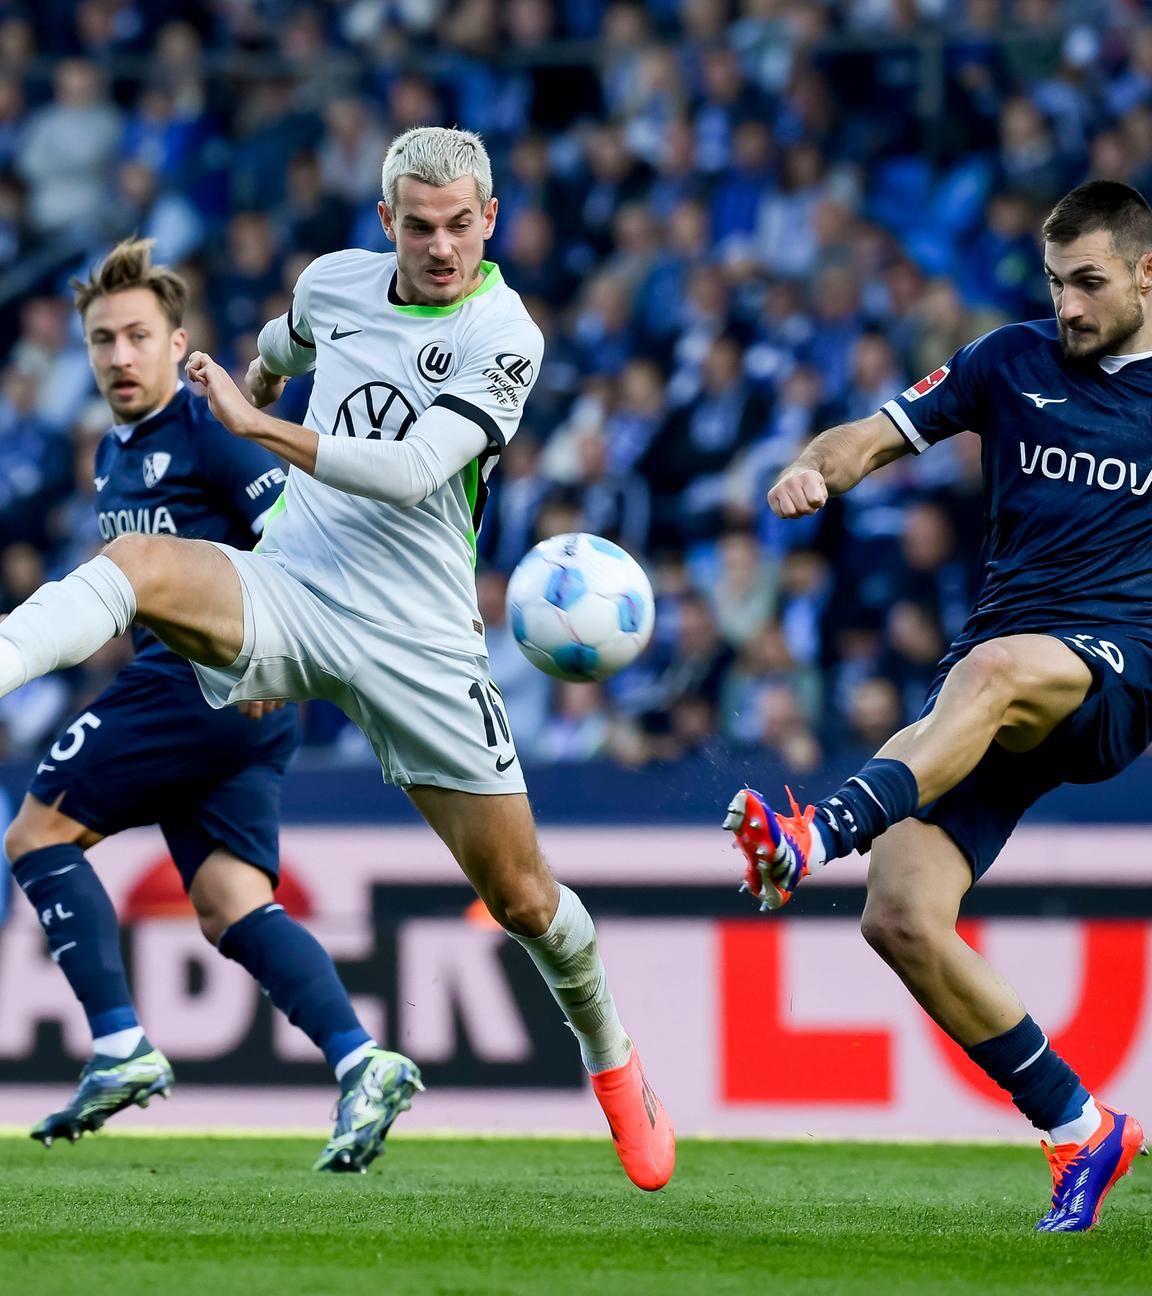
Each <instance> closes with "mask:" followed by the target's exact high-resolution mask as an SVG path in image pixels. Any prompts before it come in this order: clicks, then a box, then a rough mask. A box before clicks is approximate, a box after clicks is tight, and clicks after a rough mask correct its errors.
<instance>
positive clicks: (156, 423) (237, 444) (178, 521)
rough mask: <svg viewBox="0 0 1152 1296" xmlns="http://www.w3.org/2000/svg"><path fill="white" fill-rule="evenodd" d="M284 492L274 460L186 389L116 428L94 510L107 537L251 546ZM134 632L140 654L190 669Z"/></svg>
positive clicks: (101, 463) (102, 449)
mask: <svg viewBox="0 0 1152 1296" xmlns="http://www.w3.org/2000/svg"><path fill="white" fill-rule="evenodd" d="M283 489H284V471H283V469H282V468H281V467H280V464H279V461H278V460H277V459H276V457H275V456H274V455H273V454H271V453H270V452H269V451H268V450H265V449H264V448H263V447H262V446H258V445H255V444H253V443H252V442H250V441H243V440H241V439H240V438H239V437H236V436H233V435H232V434H231V433H230V432H229V431H227V429H226V428H224V427H223V426H222V425H221V424H220V423H218V422H217V421H216V419H215V418H213V416H212V414H211V412H210V411H209V409H208V402H207V401H206V400H201V399H199V398H196V397H193V396H192V394H191V393H190V392H189V391H188V389H187V388H185V387H181V388H180V389H179V390H178V391H177V393H176V395H175V396H174V397H173V398H172V400H171V401H170V402H169V403H168V404H167V405H166V406H164V408H163V409H162V410H159V411H158V412H157V413H155V414H152V415H150V416H149V417H147V418H145V419H142V420H141V421H140V422H139V423H137V424H136V425H135V426H134V427H132V428H130V429H125V428H113V429H112V431H111V432H109V433H108V435H107V436H106V437H105V438H104V439H103V441H101V443H100V446H99V448H98V449H97V452H96V509H97V513H98V515H99V520H100V534H101V535H102V536H103V537H104V539H105V540H114V539H115V538H116V537H117V536H120V535H125V534H127V533H128V532H141V533H143V534H145V535H172V536H182V537H183V538H184V539H187V540H217V541H221V542H223V543H224V544H228V545H232V546H233V547H234V548H237V549H251V548H253V546H254V545H255V544H256V541H257V540H258V539H259V538H260V532H261V530H262V529H263V520H264V515H265V514H266V513H267V512H268V510H269V509H270V508H271V507H272V505H273V504H274V503H275V502H276V501H277V499H279V497H280V494H281V492H282V491H283ZM132 634H133V639H134V642H135V644H136V652H137V656H138V657H146V658H148V659H149V660H152V659H155V660H156V664H157V665H159V664H161V661H162V660H163V659H170V662H169V663H168V664H170V665H172V666H173V667H175V666H176V665H177V664H179V667H180V669H181V670H187V671H190V670H191V667H189V666H188V664H187V662H185V661H184V660H183V658H180V657H177V656H176V654H175V653H172V652H170V651H169V650H168V649H167V648H165V647H164V645H163V644H161V643H160V642H159V641H158V640H157V639H156V638H155V637H154V636H153V635H151V634H150V633H149V632H148V631H147V630H144V629H143V628H142V627H140V626H135V627H134V628H133V631H132Z"/></svg>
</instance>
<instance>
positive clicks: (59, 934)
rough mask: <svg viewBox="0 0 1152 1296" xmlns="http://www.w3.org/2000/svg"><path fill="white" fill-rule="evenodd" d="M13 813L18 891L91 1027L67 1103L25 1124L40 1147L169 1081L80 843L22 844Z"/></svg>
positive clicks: (10, 841)
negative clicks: (86, 1055) (88, 1051)
mask: <svg viewBox="0 0 1152 1296" xmlns="http://www.w3.org/2000/svg"><path fill="white" fill-rule="evenodd" d="M23 843H24V838H23V837H22V836H21V834H20V820H19V818H18V819H17V822H16V824H15V825H13V828H12V829H11V830H10V831H9V834H8V838H7V843H6V844H7V846H8V849H9V850H10V852H11V853H13V854H15V855H16V856H17V858H16V860H15V862H14V863H13V866H12V875H13V877H15V879H16V881H17V883H18V884H19V886H20V888H21V890H22V891H23V892H24V894H25V895H26V896H27V897H28V900H29V902H30V903H31V904H32V906H33V908H34V909H35V910H36V915H37V917H38V918H39V919H40V925H41V927H42V928H43V929H44V933H45V935H46V936H47V938H48V948H49V950H50V951H51V953H52V957H53V958H54V959H55V961H56V962H57V964H58V965H59V966H60V970H61V971H62V972H63V973H64V975H65V977H66V978H67V979H68V983H69V985H70V986H71V987H72V990H73V992H74V993H75V995H76V997H77V999H79V1000H80V1003H81V1005H82V1006H83V1008H84V1012H85V1014H86V1015H87V1018H88V1024H89V1027H90V1028H91V1031H92V1037H93V1052H94V1056H93V1057H92V1058H91V1059H90V1061H89V1062H88V1063H87V1064H86V1065H85V1067H84V1069H83V1070H82V1071H81V1073H80V1084H79V1086H78V1088H77V1090H76V1092H75V1093H74V1094H73V1095H72V1097H71V1098H70V1099H69V1101H68V1102H67V1104H66V1105H65V1106H64V1107H63V1108H62V1109H61V1110H60V1111H57V1112H52V1113H51V1115H49V1116H46V1117H45V1118H44V1119H43V1120H42V1121H40V1123H39V1124H38V1125H36V1126H35V1128H34V1129H33V1130H32V1131H31V1135H32V1137H33V1138H35V1139H39V1140H40V1141H41V1142H42V1143H43V1144H44V1145H45V1147H49V1146H51V1144H52V1142H53V1140H54V1139H58V1138H66V1139H69V1140H70V1141H71V1142H75V1141H76V1139H78V1138H79V1137H80V1136H81V1135H82V1134H84V1133H86V1132H94V1131H96V1130H98V1129H99V1128H100V1127H101V1126H102V1125H103V1124H104V1122H105V1121H106V1120H107V1119H108V1118H109V1117H110V1116H114V1115H115V1114H116V1113H117V1112H119V1111H123V1110H124V1109H125V1108H126V1107H131V1106H133V1105H137V1106H140V1107H146V1106H147V1105H148V1099H149V1098H151V1097H152V1095H153V1094H157V1093H158V1094H160V1095H161V1096H162V1097H165V1098H166V1097H167V1096H168V1092H169V1090H170V1089H171V1087H172V1068H171V1066H170V1065H169V1064H168V1059H167V1058H166V1057H165V1056H164V1055H163V1054H162V1053H161V1052H160V1051H159V1050H158V1049H155V1048H153V1047H152V1045H151V1044H150V1043H149V1042H148V1040H147V1038H146V1037H145V1035H144V1031H143V1030H142V1029H141V1027H140V1023H139V1022H138V1021H137V1018H136V1010H135V1008H134V1007H133V1005H132V997H131V994H130V992H129V989H128V979H127V976H126V974H125V971H124V962H123V957H122V954H121V950H120V924H119V923H118V921H117V919H116V911H115V909H114V908H113V907H112V902H111V900H110V899H109V898H108V893H107V892H106V891H105V890H104V887H103V885H102V884H101V882H100V879H99V878H98V877H97V876H96V873H95V870H94V869H93V868H92V866H91V865H90V864H89V863H88V861H87V859H86V858H85V857H84V852H83V851H82V850H81V849H80V848H79V846H75V845H71V844H66V845H54V846H45V847H41V848H40V849H37V850H24V849H23V848H22V847H23Z"/></svg>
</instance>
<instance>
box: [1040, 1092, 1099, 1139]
mask: <svg viewBox="0 0 1152 1296" xmlns="http://www.w3.org/2000/svg"><path fill="white" fill-rule="evenodd" d="M1101 1119H1102V1117H1101V1115H1100V1108H1099V1107H1097V1106H1096V1100H1095V1099H1094V1098H1093V1097H1092V1096H1091V1094H1089V1096H1088V1099H1087V1101H1086V1102H1085V1103H1084V1107H1083V1110H1082V1111H1081V1112H1080V1115H1079V1116H1077V1117H1076V1119H1075V1120H1070V1121H1066V1122H1065V1123H1064V1124H1063V1125H1056V1126H1054V1127H1053V1128H1052V1129H1051V1130H1050V1131H1049V1132H1048V1138H1049V1140H1050V1141H1051V1143H1052V1145H1053V1147H1055V1146H1057V1145H1059V1144H1060V1143H1087V1142H1088V1140H1089V1139H1090V1138H1091V1137H1092V1135H1093V1134H1095V1133H1096V1131H1097V1130H1098V1129H1099V1128H1100V1121H1101Z"/></svg>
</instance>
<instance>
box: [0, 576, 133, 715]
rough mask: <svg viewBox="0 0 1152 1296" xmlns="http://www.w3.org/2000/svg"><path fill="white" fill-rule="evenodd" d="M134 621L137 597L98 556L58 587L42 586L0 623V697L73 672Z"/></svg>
mask: <svg viewBox="0 0 1152 1296" xmlns="http://www.w3.org/2000/svg"><path fill="white" fill-rule="evenodd" d="M135 615H136V591H135V590H134V589H133V588H132V585H131V582H130V581H129V580H128V577H127V576H125V575H124V573H123V572H122V571H121V570H120V568H119V567H117V566H116V564H115V563H114V562H113V561H112V559H111V558H105V557H104V555H103V554H100V555H98V556H97V557H95V558H93V559H92V560H91V561H90V562H86V563H83V564H82V565H81V566H79V567H77V568H76V570H75V571H74V572H72V573H71V574H70V575H68V576H65V577H64V579H63V580H61V581H50V582H49V583H48V584H47V585H41V586H40V588H39V589H38V590H37V591H36V593H35V594H33V595H32V597H31V598H29V599H27V600H26V601H25V602H23V603H21V604H20V606H19V607H18V608H17V609H16V610H15V611H14V612H13V613H12V614H11V615H10V616H8V617H6V618H5V619H4V621H3V622H0V639H3V640H4V641H5V646H4V648H3V649H2V650H0V697H3V696H4V694H5V693H11V692H12V690H13V689H16V688H19V687H20V685H21V684H26V683H27V682H28V681H29V680H33V679H39V678H40V676H41V675H47V674H48V673H49V671H54V670H59V669H61V668H62V667H66V666H76V665H78V664H79V663H80V662H82V661H86V660H87V659H88V658H89V657H91V656H92V654H93V653H94V652H96V650H97V649H99V648H103V646H104V645H105V644H106V643H107V642H108V641H109V640H110V639H115V637H116V636H117V635H119V634H123V633H124V631H125V630H127V629H128V627H129V625H131V623H132V618H133V617H134V616H135Z"/></svg>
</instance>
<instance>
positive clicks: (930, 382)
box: [900, 365, 952, 401]
mask: <svg viewBox="0 0 1152 1296" xmlns="http://www.w3.org/2000/svg"><path fill="white" fill-rule="evenodd" d="M951 372H952V371H951V370H950V369H949V368H948V366H947V365H941V366H940V368H939V369H933V371H932V372H931V373H930V374H929V375H928V377H927V378H921V379H920V381H919V382H918V383H913V384H912V386H911V387H909V388H907V389H906V390H904V391H902V392H901V393H900V399H901V400H906V401H915V400H919V399H920V397H921V396H927V395H928V393H929V392H930V391H931V390H932V389H933V388H934V387H939V386H940V384H941V383H942V382H943V381H944V379H945V378H947V377H948V375H949V374H950V373H951Z"/></svg>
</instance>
